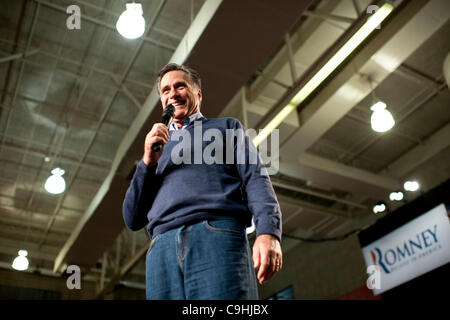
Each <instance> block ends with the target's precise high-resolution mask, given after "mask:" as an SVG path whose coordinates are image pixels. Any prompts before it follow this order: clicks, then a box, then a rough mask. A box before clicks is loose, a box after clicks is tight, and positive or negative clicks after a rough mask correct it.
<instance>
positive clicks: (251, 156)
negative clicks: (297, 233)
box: [234, 120, 282, 242]
mask: <svg viewBox="0 0 450 320" xmlns="http://www.w3.org/2000/svg"><path fill="white" fill-rule="evenodd" d="M236 129H238V130H242V132H244V133H245V129H244V128H243V126H242V124H241V123H240V122H239V121H238V120H236V124H235V130H236ZM239 139H241V141H237V143H236V144H235V155H234V156H235V161H236V162H235V163H237V169H238V172H239V175H240V177H241V180H242V185H243V189H244V191H245V196H246V199H247V205H248V208H249V210H250V212H251V213H252V214H253V217H254V221H255V226H256V234H257V236H259V235H260V234H271V235H273V236H275V237H276V238H278V240H279V241H280V242H281V233H282V223H281V210H280V205H279V203H278V200H277V197H276V195H275V191H274V189H273V187H272V183H271V181H270V178H269V175H268V173H267V170H266V168H265V166H264V164H263V162H262V159H261V157H260V155H259V153H258V151H257V149H256V147H255V146H254V144H253V141H251V139H250V137H249V136H248V135H245V134H243V135H238V140H239ZM240 152H245V153H243V154H244V155H245V162H244V163H243V164H240V163H242V160H241V161H239V157H241V159H242V154H239V153H240Z"/></svg>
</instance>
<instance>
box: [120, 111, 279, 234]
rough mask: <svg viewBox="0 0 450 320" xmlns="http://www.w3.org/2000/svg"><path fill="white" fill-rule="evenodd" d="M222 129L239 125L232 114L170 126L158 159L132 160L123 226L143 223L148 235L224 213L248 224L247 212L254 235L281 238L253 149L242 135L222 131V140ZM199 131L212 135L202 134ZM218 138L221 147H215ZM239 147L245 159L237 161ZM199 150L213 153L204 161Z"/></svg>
mask: <svg viewBox="0 0 450 320" xmlns="http://www.w3.org/2000/svg"><path fill="white" fill-rule="evenodd" d="M210 129H213V130H210ZM214 129H215V131H214ZM227 129H233V130H234V132H235V133H236V132H238V131H239V130H241V132H243V130H244V129H243V127H242V125H241V123H240V122H239V121H238V120H236V119H233V118H220V119H206V118H201V119H200V120H197V121H195V122H191V123H190V124H189V125H188V126H187V127H186V128H185V129H183V130H180V131H170V137H171V138H170V139H169V142H168V143H167V144H166V145H165V146H164V151H163V153H162V155H161V157H160V158H159V160H158V164H157V165H155V166H146V165H145V164H144V163H143V161H142V160H141V161H140V162H139V163H138V165H137V168H136V171H135V173H134V176H133V179H132V180H131V184H130V187H129V188H128V190H127V193H126V196H125V200H124V203H123V218H124V220H125V224H126V225H127V226H128V228H130V229H131V230H134V231H135V230H139V229H141V228H143V227H145V226H146V225H147V224H148V228H147V229H148V232H149V235H150V236H153V235H157V234H160V233H163V232H165V231H167V230H169V229H172V228H176V227H178V226H181V225H183V224H186V223H189V222H194V221H199V220H203V219H224V218H235V219H237V220H239V221H241V222H242V223H243V224H245V225H246V226H250V225H251V218H252V215H253V216H254V221H255V226H256V231H257V235H260V234H271V235H274V236H275V237H277V238H278V239H279V240H280V241H281V212H280V206H279V204H278V201H277V199H276V196H275V192H274V190H273V188H272V184H271V182H270V179H269V176H267V175H264V174H261V170H263V171H264V166H262V164H261V158H260V157H259V155H257V156H256V157H254V158H253V159H251V157H250V156H249V154H251V153H249V150H250V152H251V151H252V150H256V149H255V148H254V147H253V145H252V142H251V141H250V139H249V138H248V137H245V136H244V138H242V136H241V138H239V135H237V136H236V135H235V136H232V135H230V132H228V134H229V135H228V137H232V138H228V139H227V131H230V130H227ZM200 130H201V131H200ZM200 132H201V133H202V134H201V135H200ZM205 132H207V135H208V133H209V134H210V135H212V136H214V137H212V138H211V137H209V138H207V137H206V136H203V133H205ZM180 134H184V136H183V137H182V138H181V137H179V135H180ZM199 137H200V139H199ZM201 137H203V139H202V138H201ZM219 138H220V139H221V141H216V139H219ZM194 139H195V140H196V142H194ZM213 142H214V144H212V143H213ZM220 142H222V148H219V147H217V146H220ZM239 142H241V143H239ZM195 143H197V145H196V144H195ZM217 143H219V144H217ZM249 144H251V145H249ZM196 146H197V148H196ZM200 146H201V151H200V152H199V150H200V149H199V148H200ZM214 146H216V147H217V148H214ZM249 146H250V147H249ZM252 147H253V148H252ZM205 148H206V149H205ZM244 151H245V158H241V160H240V161H238V157H239V154H240V152H244ZM202 152H205V155H211V156H213V157H214V158H211V157H210V158H209V160H208V159H207V157H202V156H201V155H202ZM227 153H228V156H227ZM241 154H242V153H241ZM199 156H200V157H199ZM227 157H228V158H227ZM189 158H190V159H189ZM255 158H256V161H253V160H255ZM183 159H184V161H181V160H183ZM211 159H214V161H213V163H211ZM242 159H245V161H242ZM199 160H200V161H201V164H198V161H199ZM230 160H231V161H230ZM174 162H175V163H174ZM180 162H181V163H180ZM205 162H206V163H205ZM220 162H222V163H220ZM242 162H244V163H242Z"/></svg>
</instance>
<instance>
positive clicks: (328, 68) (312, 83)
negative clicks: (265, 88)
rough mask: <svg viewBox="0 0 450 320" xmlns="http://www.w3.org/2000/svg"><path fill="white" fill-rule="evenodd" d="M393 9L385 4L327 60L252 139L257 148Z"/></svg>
mask: <svg viewBox="0 0 450 320" xmlns="http://www.w3.org/2000/svg"><path fill="white" fill-rule="evenodd" d="M392 10H394V7H393V6H392V5H391V4H389V3H385V4H384V5H383V6H382V7H381V8H380V9H378V10H377V12H375V14H373V15H372V16H371V17H370V18H369V19H368V20H367V22H366V23H365V24H364V25H363V26H362V27H361V28H360V29H359V30H358V31H357V32H356V33H355V34H354V35H353V36H352V37H351V38H350V39H349V40H348V41H347V42H346V43H345V44H344V45H343V46H342V47H341V48H340V49H339V50H338V52H336V54H335V55H334V56H333V57H332V58H331V59H330V60H328V62H327V63H326V64H325V65H324V66H323V67H322V68H321V69H320V70H319V71H318V72H317V73H316V74H315V75H314V76H313V77H312V78H311V79H310V80H309V81H308V82H307V83H306V84H305V85H304V86H303V87H302V88H301V89H300V91H299V92H298V93H297V94H296V95H295V96H294V97H293V98H292V99H291V101H290V102H289V103H288V105H287V106H285V107H284V108H283V109H282V110H281V111H280V112H279V113H278V114H277V115H276V116H275V118H273V119H272V121H270V122H269V123H268V124H267V126H266V127H265V128H264V129H263V130H261V132H260V133H259V134H258V135H257V136H256V137H255V138H254V139H253V143H254V144H255V146H258V145H259V144H260V143H261V142H262V141H264V139H266V138H267V137H268V136H269V135H270V134H271V133H272V131H273V130H274V129H275V128H277V127H278V126H279V125H280V123H281V122H283V121H284V120H285V119H286V118H287V117H288V116H289V114H290V113H291V112H292V111H294V109H296V107H297V106H298V105H299V104H300V103H302V102H303V101H305V99H306V98H307V97H308V96H309V95H310V94H311V93H312V92H313V91H314V90H316V89H317V87H318V86H319V85H320V84H321V83H322V82H323V81H324V80H325V79H326V78H327V77H328V76H329V75H330V74H331V73H332V72H333V71H334V70H336V68H337V67H338V66H339V65H340V64H341V63H342V62H343V61H344V60H345V59H346V58H347V57H348V56H349V55H350V54H351V53H352V52H353V51H354V50H355V49H356V48H357V47H358V46H359V45H360V44H361V43H362V42H363V41H364V40H365V39H366V38H367V37H368V36H369V35H370V34H371V33H372V32H373V31H374V30H375V29H376V28H377V26H378V25H379V24H380V23H381V22H383V21H384V19H386V17H387V16H388V15H389V14H390V13H391V12H392Z"/></svg>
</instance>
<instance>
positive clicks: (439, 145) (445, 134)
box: [386, 123, 450, 178]
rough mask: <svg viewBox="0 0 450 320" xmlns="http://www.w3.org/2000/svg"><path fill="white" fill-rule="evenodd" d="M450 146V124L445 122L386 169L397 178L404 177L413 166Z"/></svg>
mask: <svg viewBox="0 0 450 320" xmlns="http://www.w3.org/2000/svg"><path fill="white" fill-rule="evenodd" d="M448 146H450V124H449V123H447V124H446V125H445V126H443V127H442V128H441V129H439V130H438V131H437V132H436V133H434V134H433V135H432V136H430V137H429V138H428V139H426V140H425V141H424V142H423V143H422V144H420V145H418V146H417V147H415V148H414V149H412V150H410V151H408V152H407V153H405V154H404V155H402V156H401V157H400V158H399V159H397V160H396V161H394V162H393V163H391V164H390V165H389V166H388V167H387V168H386V171H387V172H389V174H391V175H393V176H395V177H397V178H405V177H406V175H407V174H409V173H410V172H411V171H413V170H414V169H415V168H417V167H418V166H420V165H421V164H422V163H425V162H426V161H428V160H429V159H431V158H432V157H434V156H435V155H437V154H438V153H440V152H441V151H443V150H445V149H446V148H448Z"/></svg>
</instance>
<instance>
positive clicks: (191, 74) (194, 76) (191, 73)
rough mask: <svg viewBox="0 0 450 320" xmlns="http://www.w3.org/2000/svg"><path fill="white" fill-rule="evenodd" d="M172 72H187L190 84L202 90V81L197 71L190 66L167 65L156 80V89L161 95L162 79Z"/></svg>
mask: <svg viewBox="0 0 450 320" xmlns="http://www.w3.org/2000/svg"><path fill="white" fill-rule="evenodd" d="M170 71H183V72H186V74H187V75H188V78H189V82H190V83H191V84H193V85H194V86H196V87H197V89H199V90H201V89H202V80H201V79H200V75H199V74H198V72H197V71H195V70H194V69H192V68H190V67H188V66H184V65H179V64H176V63H169V64H166V65H165V66H164V67H163V68H162V69H161V70H160V71H159V73H158V78H157V79H156V88H157V89H158V93H159V94H160V93H161V92H160V91H159V90H160V85H161V79H162V77H164V75H165V74H166V73H168V72H170Z"/></svg>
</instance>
